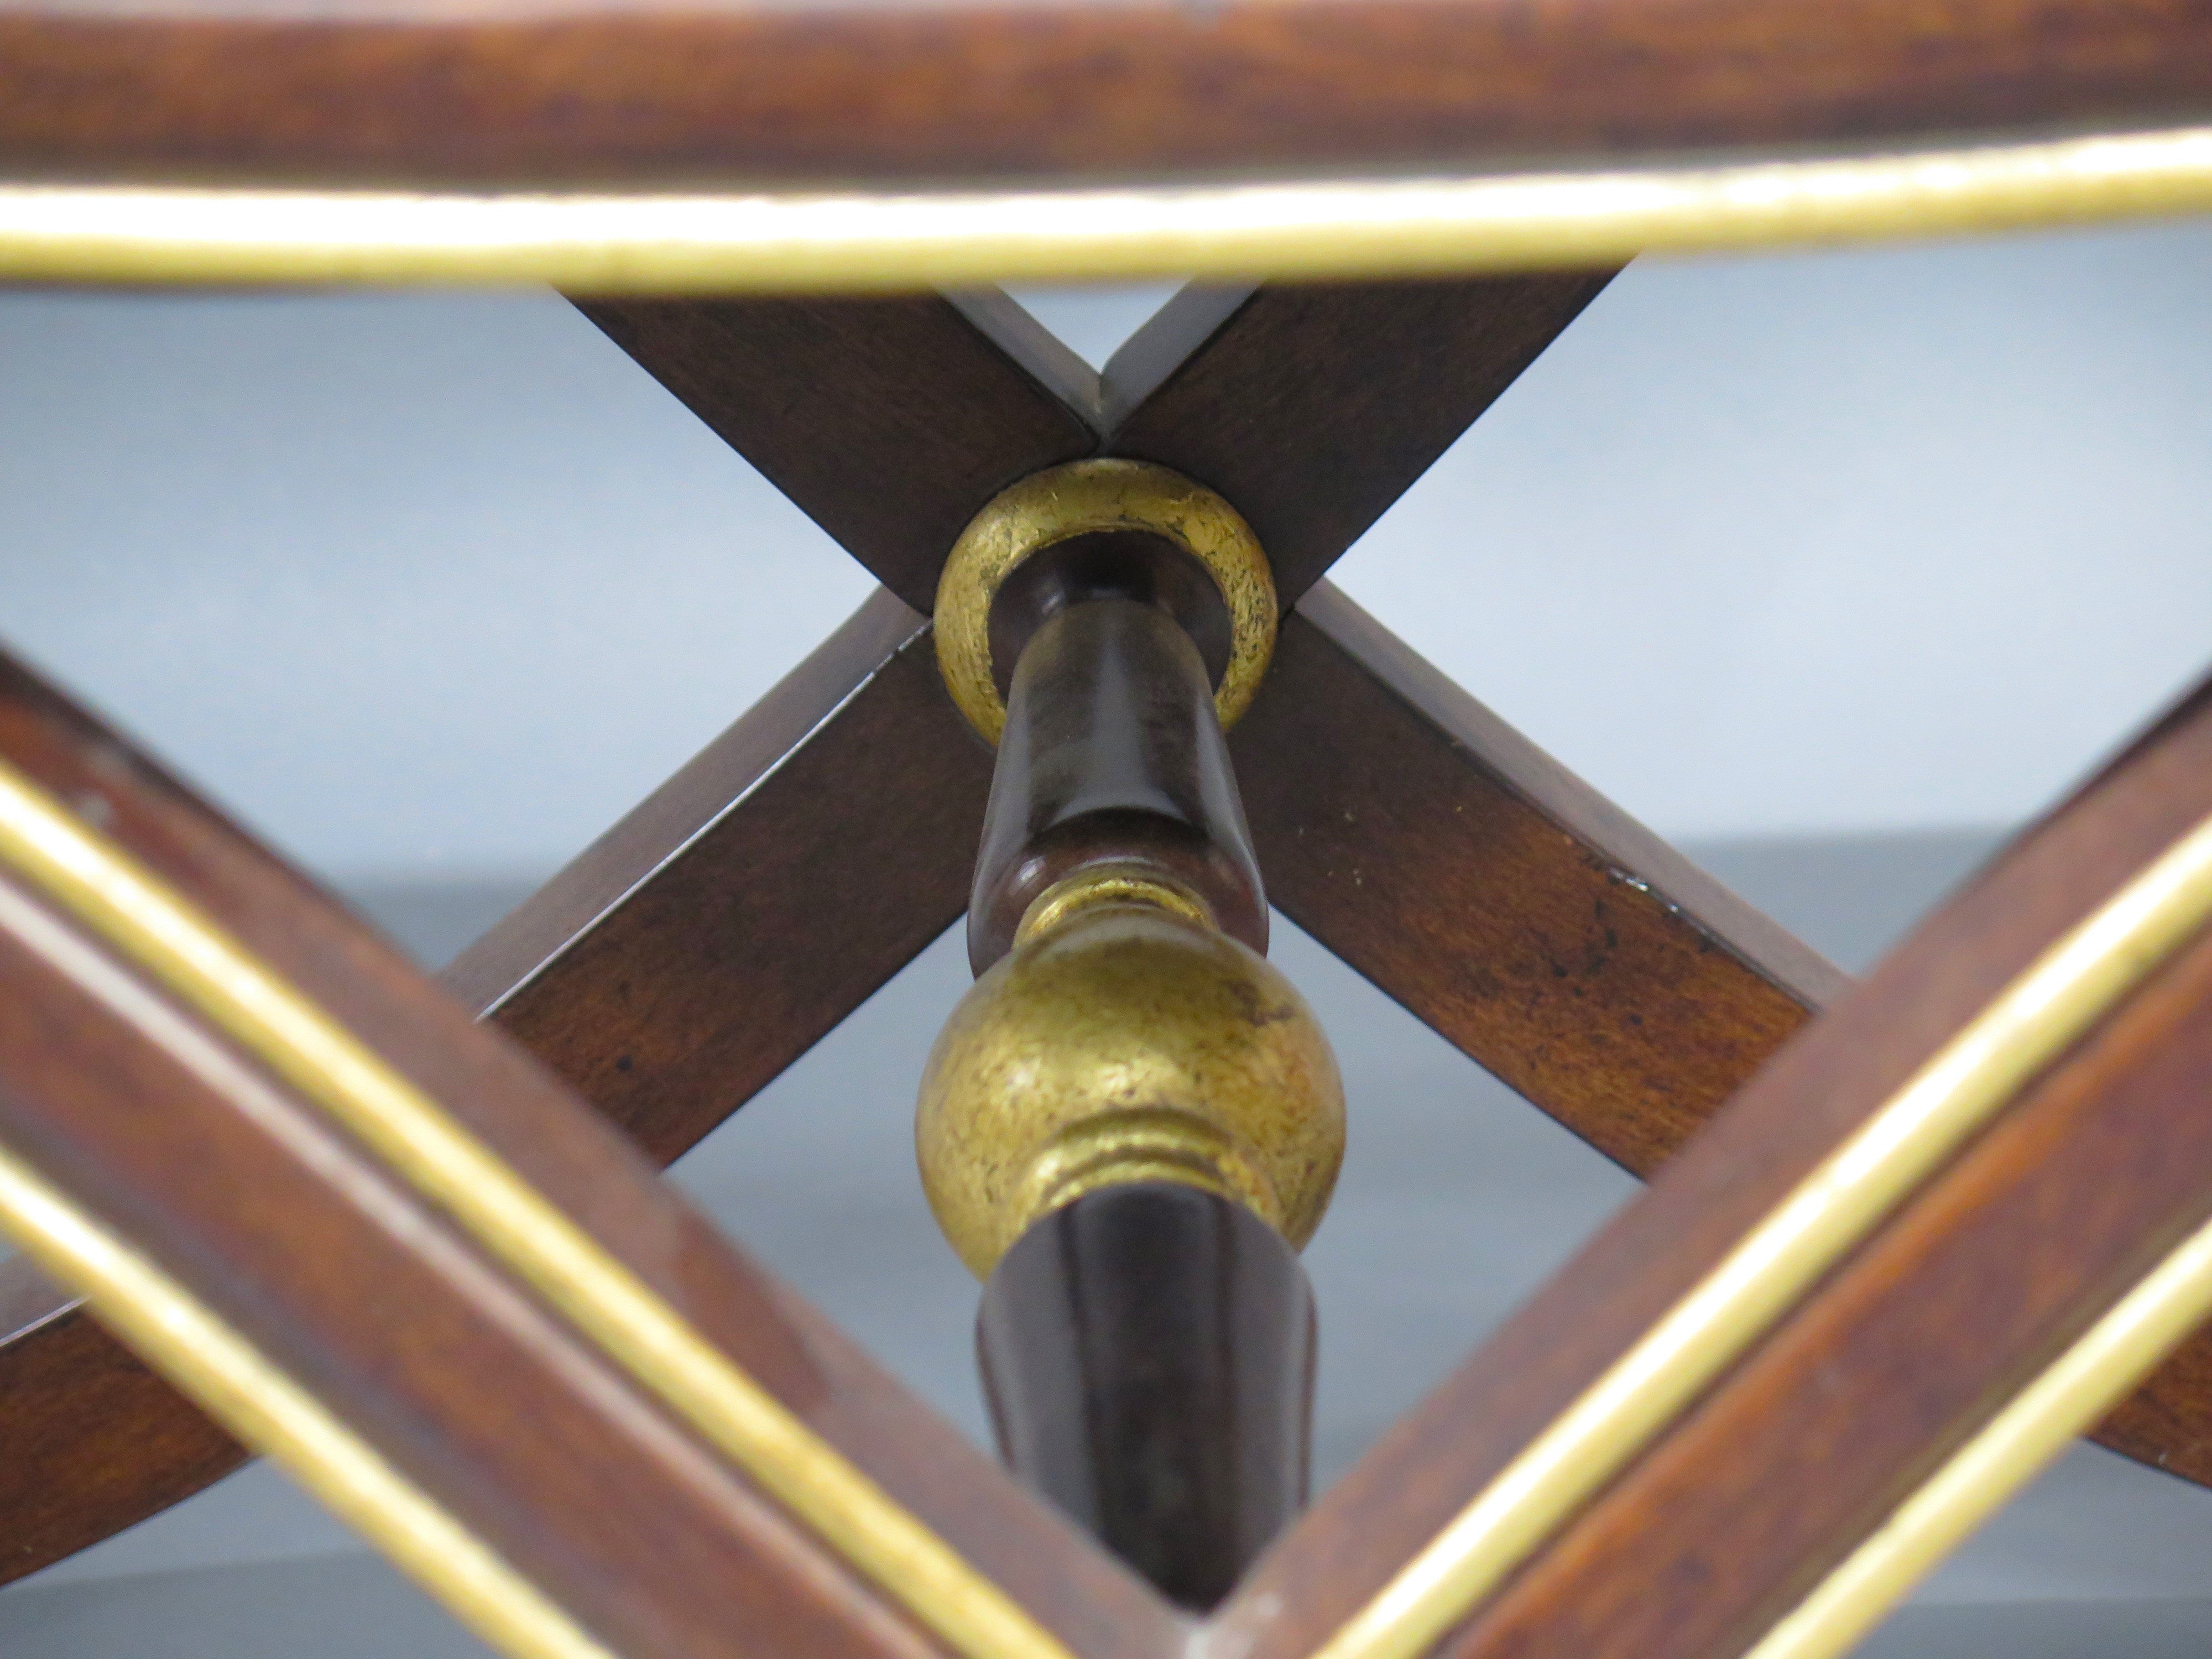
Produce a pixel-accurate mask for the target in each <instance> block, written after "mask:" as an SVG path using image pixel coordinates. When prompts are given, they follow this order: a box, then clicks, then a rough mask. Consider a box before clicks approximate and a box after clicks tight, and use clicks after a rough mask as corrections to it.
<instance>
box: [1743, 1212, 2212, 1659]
mask: <svg viewBox="0 0 2212 1659" xmlns="http://www.w3.org/2000/svg"><path fill="white" fill-rule="evenodd" d="M2206 1316H2212V1224H2208V1225H2205V1226H2203V1227H2202V1228H2200V1229H2199V1230H2198V1231H2197V1232H2195V1233H2194V1234H2192V1235H2191V1237H2189V1238H2188V1239H2187V1240H2186V1241H2185V1242H2184V1243H2183V1244H2182V1246H2181V1248H2180V1249H2177V1250H2176V1251H2174V1252H2173V1254H2172V1255H2169V1256H2167V1257H2166V1260H2165V1261H2161V1262H2160V1264H2159V1265H2158V1266H2157V1267H2155V1268H2154V1269H2153V1270H2152V1271H2151V1273H2150V1274H2149V1276H2148V1278H2146V1279H2143V1280H2142V1283H2141V1284H2139V1285H2136V1287H2135V1288H2134V1289H2133V1290H2132V1291H2129V1292H2128V1294H2127V1295H2126V1296H2125V1297H2122V1298H2121V1299H2120V1301H2119V1302H2118V1303H2117V1304H2114V1306H2113V1307H2112V1310H2111V1311H2110V1312H2108V1313H2106V1315H2105V1316H2104V1317H2103V1318H2102V1319H2100V1320H2099V1321H2098V1322H2096V1323H2095V1324H2094V1325H2093V1326H2091V1327H2090V1328H2089V1330H2088V1332H2087V1334H2086V1335H2084V1336H2082V1337H2081V1339H2080V1340H2078V1341H2076V1342H2075V1344H2074V1346H2072V1347H2070V1348H2069V1349H2067V1350H2066V1352H2064V1353H2063V1354H2061V1355H2060V1356H2059V1357H2058V1358H2057V1360H2056V1361H2055V1362H2053V1364H2051V1367H2050V1368H2049V1369H2048V1370H2045V1371H2044V1372H2043V1373H2042V1374H2041V1375H2040V1376H2038V1377H2037V1378H2036V1379H2035V1381H2034V1382H2033V1383H2029V1384H2028V1386H2027V1388H2026V1389H2022V1390H2021V1392H2020V1393H2019V1394H2018V1395H2015V1396H2014V1398H2013V1400H2012V1401H2011V1403H2010V1404H2008V1406H2006V1407H2005V1408H2004V1409H2003V1410H2002V1411H2001V1412H1999V1413H1997V1414H1996V1416H1995V1417H1994V1418H1992V1419H1990V1421H1989V1422H1988V1423H1987V1424H1986V1425H1984V1426H1983V1428H1982V1430H1981V1432H1979V1433H1978V1434H1977V1435H1976V1436H1975V1437H1973V1438H1972V1439H1971V1440H1969V1441H1968V1442H1967V1443H1966V1444H1965V1445H1964V1446H1962V1447H1960V1449H1959V1450H1957V1451H1956V1452H1954V1453H1953V1454H1952V1455H1951V1457H1950V1459H1949V1460H1948V1462H1945V1463H1944V1464H1943V1466H1942V1468H1939V1469H1938V1470H1936V1473H1935V1474H1933V1475H1932V1476H1930V1477H1929V1480H1928V1481H1927V1483H1926V1484H1925V1485H1923V1486H1921V1487H1920V1488H1919V1490H1918V1491H1917V1492H1914V1493H1913V1494H1912V1496H1911V1497H1910V1498H1906V1499H1905V1502H1904V1503H1903V1504H1899V1506H1898V1508H1897V1510H1896V1511H1895V1512H1894V1513H1893V1514H1892V1515H1891V1516H1890V1517H1889V1519H1888V1520H1887V1521H1886V1522H1883V1523H1882V1525H1881V1528H1879V1529H1878V1530H1877V1531H1875V1533H1874V1534H1872V1535H1871V1536H1869V1538H1868V1539H1867V1540H1866V1541H1864V1542H1863V1543H1862V1544H1861V1545H1860V1546H1859V1547H1858V1548H1857V1550H1855V1551H1853V1552H1852V1553H1851V1554H1850V1555H1849V1556H1847V1557H1846V1558H1845V1559H1844V1562H1843V1564H1842V1565H1840V1566H1838V1567H1837V1568H1836V1570H1835V1571H1832V1572H1831V1573H1830V1574H1829V1575H1828V1576H1827V1577H1826V1578H1825V1579H1823V1580H1821V1582H1820V1585H1819V1586H1818V1587H1817V1588H1816V1589H1814V1591H1813V1593H1812V1594H1811V1595H1809V1596H1808V1597H1806V1599H1805V1600H1804V1601H1802V1603H1800V1604H1799V1605H1798V1607H1797V1608H1796V1611H1794V1612H1792V1613H1790V1615H1789V1616H1788V1617H1787V1618H1785V1619H1784V1620H1782V1622H1781V1623H1780V1624H1778V1625H1777V1626H1774V1628H1773V1629H1772V1630H1771V1631H1769V1632H1767V1633H1766V1636H1765V1638H1764V1639H1763V1640H1761V1641H1760V1643H1759V1645H1758V1646H1757V1647H1755V1648H1753V1650H1751V1652H1750V1653H1749V1654H1748V1655H1747V1656H1746V1659H1838V1656H1840V1655H1842V1654H1844V1653H1845V1652H1847V1651H1848V1650H1850V1648H1851V1647H1852V1646H1853V1645H1854V1644H1856V1643H1857V1641H1858V1640H1859V1638H1861V1637H1863V1636H1864V1635H1865V1634H1866V1633H1867V1632H1869V1631H1870V1630H1872V1629H1873V1628H1874V1626H1875V1624H1876V1623H1878V1622H1879V1621H1880V1620H1881V1618H1882V1617H1883V1615H1885V1614H1886V1613H1888V1612H1889V1610H1890V1609H1891V1608H1892V1607H1895V1606H1896V1605H1897V1604H1898V1603H1899V1601H1903V1600H1904V1599H1905V1596H1906V1595H1908V1594H1909V1593H1910V1592H1911V1589H1912V1587H1913V1586H1914V1585H1916V1584H1917V1583H1919V1582H1920V1581H1921V1580H1922V1579H1923V1578H1924V1577H1927V1576H1928V1574H1929V1573H1930V1572H1932V1571H1935V1569H1936V1566H1937V1565H1939V1564H1941V1563H1942V1560H1943V1559H1944V1557H1946V1556H1948V1554H1950V1553H1951V1552H1952V1551H1953V1550H1954V1549H1956V1548H1957V1547H1959V1546H1960V1544H1961V1543H1963V1542H1964V1541H1966V1537H1967V1536H1968V1534H1971V1533H1972V1532H1973V1530H1974V1529H1975V1528H1977V1527H1978V1526H1980V1525H1981V1524H1982V1522H1984V1521H1985V1520H1987V1519H1988V1518H1989V1517H1990V1515H1991V1514H1992V1513H1994V1512H1995V1511H1996V1509H1997V1508H1998V1506H1999V1505H2001V1504H2003V1503H2004V1502H2005V1501H2006V1500H2007V1499H2008V1498H2011V1497H2012V1496H2013V1494H2014V1493H2015V1492H2018V1491H2019V1490H2020V1489H2021V1487H2022V1486H2026V1485H2027V1483H2028V1482H2029V1481H2030V1480H2033V1479H2034V1478H2035V1477H2036V1476H2037V1475H2038V1474H2040V1473H2042V1471H2043V1470H2045V1468H2049V1467H2050V1466H2051V1463H2052V1462H2054V1461H2055V1460H2056V1459H2057V1456H2058V1455H2059V1454H2060V1453H2061V1452H2063V1451H2064V1450H2065V1449H2066V1448H2067V1446H2068V1445H2069V1444H2070V1443H2072V1441H2073V1439H2074V1437H2075V1436H2076V1435H2079V1434H2082V1433H2085V1432H2086V1431H2087V1430H2089V1429H2090V1428H2091V1427H2092V1426H2093V1425H2095V1424H2096V1422H2097V1421H2098V1419H2100V1418H2102V1417H2103V1416H2104V1415H2105V1413H2107V1412H2108V1411H2110V1410H2111V1409H2112V1407H2114V1406H2117V1405H2118V1404H2119V1402H2120V1401H2121V1400H2122V1399H2124V1397H2125V1396H2126V1395H2128V1394H2129V1392H2130V1390H2132V1389H2134V1388H2135V1386H2136V1384H2137V1383H2140V1382H2142V1379H2143V1378H2144V1377H2146V1376H2148V1375H2149V1374H2150V1373H2151V1371H2152V1370H2153V1369H2154V1368H2155V1367H2156V1366H2157V1364H2158V1363H2159V1361H2160V1360H2161V1359H2163V1358H2166V1355H2167V1354H2169V1353H2171V1352H2172V1351H2173V1350H2174V1349H2175V1348H2176V1347H2178V1346H2180V1344H2181V1343H2182V1342H2183V1341H2184V1340H2186V1339H2187V1338H2188V1336H2189V1335H2190V1334H2191V1332H2193V1331H2195V1330H2196V1329H2197V1328H2198V1326H2200V1325H2201V1324H2203V1322H2204V1320H2205V1318H2206Z"/></svg>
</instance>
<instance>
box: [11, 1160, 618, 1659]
mask: <svg viewBox="0 0 2212 1659" xmlns="http://www.w3.org/2000/svg"><path fill="white" fill-rule="evenodd" d="M0 1229H4V1230H5V1231H7V1233H8V1234H9V1237H12V1238H14V1240H15V1243H17V1244H18V1245H19V1246H20V1247H21V1249H22V1250H23V1253H24V1254H25V1255H28V1256H29V1257H31V1259H32V1260H33V1261H36V1262H37V1263H38V1264H39V1266H40V1267H42V1268H44V1269H45V1270H46V1272H47V1273H50V1274H52V1276H53V1277H54V1278H55V1279H58V1280H60V1281H61V1282H62V1283H64V1284H65V1285H70V1286H71V1287H72V1288H74V1289H75V1290H76V1291H79V1292H80V1293H82V1295H83V1296H84V1297H85V1298H86V1300H87V1301H88V1302H89V1303H90V1304H92V1309H93V1311H94V1313H95V1314H96V1315H98V1316H99V1317H100V1322H101V1323H102V1324H104V1325H106V1326H107V1328H109V1329H111V1330H112V1331H114V1332H115V1333H116V1334H118V1336H120V1337H121V1338H122V1339H123V1340H125V1341H126V1342H128V1343H129V1344H130V1345H131V1347H132V1348H133V1349H134V1350H135V1351H136V1352H137V1353H138V1354H139V1355H140V1356H141V1357H143V1358H145V1359H146V1360H147V1361H148V1362H149V1364H152V1365H153V1366H154V1367H155V1369H156V1370H159V1371H160V1372H161V1374H162V1376H166V1377H167V1378H168V1379H169V1381H170V1382H172V1383H175V1384H176V1386H177V1387H178V1388H179V1389H181V1390H182V1391H183V1392H184V1393H185V1394H186V1395H189V1396H191V1399H192V1401H194V1402H195V1403H197V1405H198V1406H199V1407H201V1408H202V1409H204V1411H206V1412H207V1413H208V1414H209V1415H210V1416H211V1417H213V1418H214V1419H216V1421H217V1422H219V1423H221V1424H222V1425H223V1426H224V1427H225V1428H227V1429H228V1430H230V1431H231V1432H232V1433H234V1434H235V1435H236V1436H237V1437H239V1438H240V1440H243V1441H245V1442H246V1443H247V1444H248V1445H250V1446H252V1448H253V1449H255V1450H256V1451H258V1452H261V1453H263V1454H264V1455H267V1456H269V1457H270V1458H272V1459H274V1460H275V1461H276V1462H278V1463H280V1464H282V1465H283V1467H284V1468H285V1470H286V1472H287V1473H289V1474H290V1475H291V1476H292V1478H293V1479H294V1480H297V1481H298V1482H299V1483H300V1484H301V1486H304V1487H306V1488H307V1491H308V1492H312V1493H313V1495H314V1496H315V1497H316V1498H319V1500H320V1501H321V1502H322V1504H324V1505H325V1507H326V1508H328V1509H329V1510H331V1511H332V1512H333V1513H334V1514H336V1515H337V1516H338V1517H339V1518H340V1519H342V1520H343V1521H345V1522H348V1523H349V1525H351V1526H352V1527H353V1528H355V1529H356V1531H358V1532H360V1533H361V1534H362V1535H363V1536H364V1537H366V1538H368V1541H370V1542H371V1543H373V1544H374V1545H375V1546H376V1547H378V1548H379V1549H380V1550H382V1551H383V1552H384V1553H385V1554H386V1555H387V1556H389V1557H390V1558H391V1559H392V1561H393V1562H394V1563H395V1564H396V1565H398V1566H399V1568H400V1569H401V1570H402V1571H404V1572H405V1573H406V1574H407V1575H408V1576H409V1577H411V1578H413V1579H414V1580H415V1581H416V1583H419V1584H421V1585H422V1587H423V1589H426V1590H428V1591H429V1592H430V1594H431V1595H434V1596H435V1597H436V1598H437V1599H438V1600H439V1601H441V1602H443V1603H444V1604H445V1605H446V1607H447V1608H448V1609H450V1610H451V1611H452V1613H453V1615H454V1616H455V1617H456V1618H458V1619H459V1620H460V1621H461V1622H462V1623H463V1624H464V1625H466V1626H468V1627H469V1629H470V1630H471V1631H473V1632H475V1633H476V1634H477V1635H478V1636H480V1637H482V1638H483V1639H484V1640H485V1641H486V1642H488V1643H489V1644H491V1645H492V1646H493V1647H495V1648H497V1649H498V1650H501V1652H503V1653H507V1654H509V1655H511V1656H513V1659H614V1656H613V1655H612V1654H611V1653H610V1652H609V1651H608V1650H607V1649H605V1648H604V1647H602V1646H601V1645H600V1644H599V1643H598V1642H596V1641H594V1640H593V1639H592V1638H591V1637H589V1636H587V1635H586V1634H585V1632H583V1631H582V1630H580V1629H579V1628H578V1627H577V1626H575V1625H574V1623H573V1622H571V1621H570V1620H569V1618H568V1614H566V1613H563V1612H562V1610H561V1609H560V1608H559V1607H556V1606H555V1605H554V1604H553V1603H552V1602H551V1601H548V1600H547V1599H546V1598H545V1596H544V1595H543V1594H541V1593H540V1592H539V1590H538V1588H537V1587H536V1586H535V1585H534V1584H532V1583H530V1582H529V1581H528V1580H527V1579H526V1578H524V1577H522V1576H521V1575H520V1574H519V1573H517V1572H516V1571H514V1569H513V1567H511V1566H509V1565H507V1562H506V1561H504V1560H503V1559H501V1558H500V1557H499V1556H498V1555H497V1554H496V1553H494V1552H493V1551H492V1550H491V1549H490V1547H489V1546H487V1545H485V1544H484V1543H483V1542H482V1541H480V1540H478V1539H477V1536H476V1535H475V1534H473V1533H471V1532H470V1531H469V1529H468V1528H466V1527H464V1526H463V1525H462V1524H461V1523H460V1522H459V1521H457V1520H455V1519H454V1518H453V1516H452V1515H450V1514H448V1513H447V1511H446V1510H444V1509H443V1508H441V1506H440V1505H439V1504H437V1503H436V1502H435V1500H433V1499H432V1498H429V1497H428V1495H426V1494H425V1493H424V1492H422V1490H421V1489H420V1488H419V1487H417V1486H415V1485H414V1484H413V1483H412V1482H411V1481H410V1480H408V1479H407V1478H406V1476H404V1474H400V1473H399V1472H398V1470H397V1469H395V1468H392V1465H391V1464H389V1463H387V1462H386V1461H385V1460H384V1459H383V1457H381V1456H380V1455H379V1454H378V1453H377V1452H376V1450H375V1449H374V1448H373V1447H372V1446H370V1445H369V1444H368V1442H366V1441H364V1440H362V1439H361V1438H360V1437H358V1436H356V1434H355V1433H354V1432H353V1431H352V1430H350V1429H349V1428H347V1427H346V1426H345V1425H344V1424H343V1423H342V1422H340V1421H339V1420H338V1419H337V1418H336V1417H334V1416H332V1415H331V1413H329V1412H328V1411H327V1410H325V1408H324V1407H323V1406H322V1405H321V1403H320V1402H319V1401H317V1400H316V1399H315V1398H314V1396H313V1395H310V1394H308V1393H307V1390H306V1389H302V1388H301V1386H300V1385H299V1384H298V1383H295V1382H294V1381H293V1380H292V1379H291V1378H290V1377H289V1376H286V1375H285V1374H284V1373H283V1371H281V1370H278V1369H277V1368H276V1366H275V1365H273V1364H270V1362H269V1360H268V1359H267V1358H264V1356H263V1355H262V1354H261V1352H259V1351H258V1350H257V1349H256V1348H254V1347H253V1346H252V1344H250V1343H249V1342H247V1341H246V1339H245V1338H244V1337H242V1336H240V1334H238V1333H237V1332H236V1331H234V1330H233V1329H232V1328H230V1327H229V1326H228V1324H226V1323H224V1322H223V1321H222V1319H221V1317H219V1316H217V1315H216V1313H214V1312H213V1311H212V1310H210V1309H209V1308H208V1307H207V1306H206V1305H205V1304H203V1303H201V1302H200V1301H198V1300H197V1298H195V1297H193V1296H192V1295H191V1293H190V1292H189V1291H186V1290H185V1289H184V1287H183V1286H181V1285H179V1284H178V1283H177V1282H176V1281H175V1280H173V1279H171V1278H169V1276H168V1275H167V1274H166V1273H163V1272H162V1271H161V1268H159V1267H156V1266H155V1264H154V1263H153V1262H151V1261H149V1260H147V1259H146V1258H145V1257H144V1256H143V1255H139V1254H138V1253H137V1251H135V1250H133V1249H131V1247H130V1246H129V1245H127V1244H125V1243H123V1242H122V1241H121V1240H119V1239H118V1238H117V1237H114V1236H113V1235H112V1233H110V1232H108V1231H106V1229H105V1228H104V1227H102V1226H101V1225H100V1223H98V1222H97V1221H95V1220H94V1219H93V1218H91V1217H90V1216H88V1215H87V1214H86V1213H85V1212H83V1211H82V1210H80V1209H78V1208H77V1207H76V1205H75V1204H74V1203H73V1202H71V1200H70V1199H68V1198H67V1197H66V1196H64V1194H62V1193H61V1192H60V1191H59V1190H58V1189H57V1188H54V1187H52V1186H51V1185H49V1184H48V1183H47V1182H46V1180H45V1179H44V1178H43V1177H42V1176H40V1175H39V1174H37V1173H36V1172H35V1171H34V1170H32V1169H31V1167H30V1166H29V1165H28V1164H25V1163H23V1162H22V1161H21V1159H19V1158H17V1157H16V1156H15V1153H14V1152H9V1151H8V1150H6V1149H5V1148H0Z"/></svg>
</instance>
